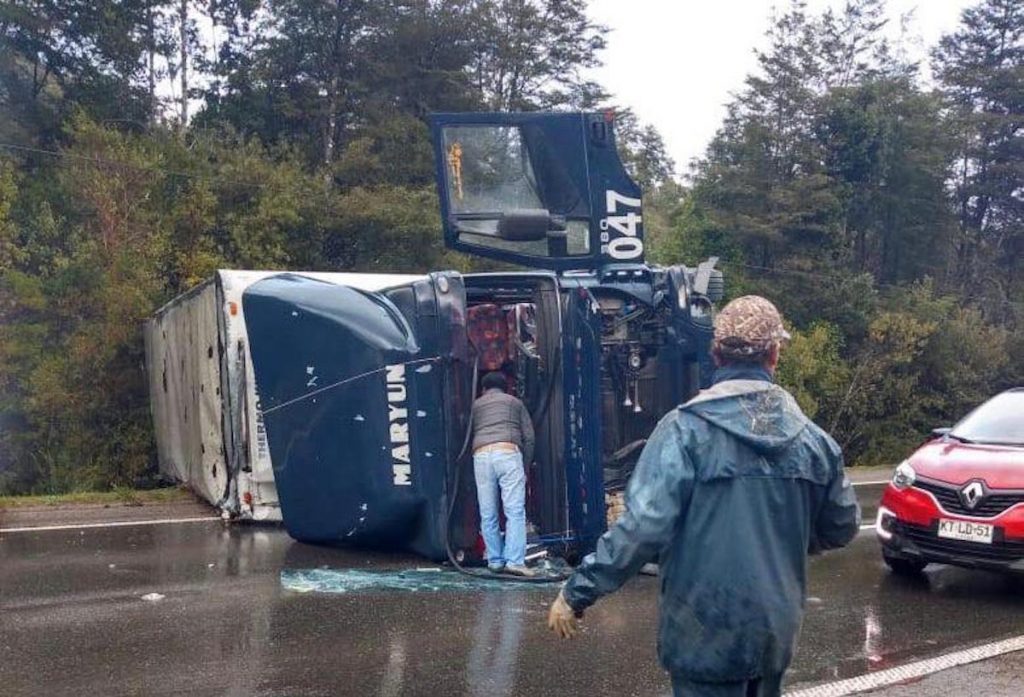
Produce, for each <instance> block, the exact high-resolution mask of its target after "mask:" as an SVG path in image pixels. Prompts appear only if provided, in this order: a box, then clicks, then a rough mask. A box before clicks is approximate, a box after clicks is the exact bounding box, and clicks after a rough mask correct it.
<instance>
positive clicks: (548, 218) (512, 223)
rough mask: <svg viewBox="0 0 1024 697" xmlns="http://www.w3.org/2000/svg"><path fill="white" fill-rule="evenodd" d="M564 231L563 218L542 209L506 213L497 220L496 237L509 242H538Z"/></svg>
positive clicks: (526, 209)
mask: <svg viewBox="0 0 1024 697" xmlns="http://www.w3.org/2000/svg"><path fill="white" fill-rule="evenodd" d="M564 231H565V218H563V217H562V216H560V215H551V214H550V213H549V212H548V211H546V210H544V209H543V208H525V209H521V210H513V211H506V212H504V213H502V214H501V217H500V218H498V231H497V232H498V237H500V238H501V239H503V240H508V241H509V242H538V241H541V240H546V239H548V237H553V236H556V235H553V234H552V233H559V232H564Z"/></svg>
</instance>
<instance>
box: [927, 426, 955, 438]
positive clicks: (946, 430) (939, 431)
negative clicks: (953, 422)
mask: <svg viewBox="0 0 1024 697" xmlns="http://www.w3.org/2000/svg"><path fill="white" fill-rule="evenodd" d="M952 431H953V429H952V428H950V427H949V426H944V427H942V428H933V429H932V435H933V436H935V437H936V438H945V437H946V436H948V435H949V434H950V433H951V432H952Z"/></svg>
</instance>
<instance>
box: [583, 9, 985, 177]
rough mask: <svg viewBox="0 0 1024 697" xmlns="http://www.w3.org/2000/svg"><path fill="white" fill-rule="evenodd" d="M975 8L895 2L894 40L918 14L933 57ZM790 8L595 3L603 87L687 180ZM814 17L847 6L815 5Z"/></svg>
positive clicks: (920, 47)
mask: <svg viewBox="0 0 1024 697" xmlns="http://www.w3.org/2000/svg"><path fill="white" fill-rule="evenodd" d="M974 4H976V3H975V2H974V1H972V0H889V3H888V7H889V15H890V18H891V19H890V22H889V27H888V30H889V33H890V34H891V35H892V36H894V37H896V36H898V35H899V33H900V32H899V24H900V21H899V20H900V17H901V16H902V15H903V14H904V13H907V12H910V11H913V13H914V14H913V20H912V22H911V24H910V30H911V34H912V35H913V36H915V37H916V39H915V43H914V45H912V46H911V47H910V51H909V52H910V53H911V55H915V56H918V57H922V58H924V57H926V53H927V50H928V48H929V47H930V46H932V45H934V44H935V43H936V42H937V41H938V39H939V37H940V36H942V35H943V34H945V33H948V32H950V31H951V30H954V29H955V28H956V26H957V24H958V22H959V19H960V12H961V10H963V9H964V8H965V7H970V6H972V5H974ZM773 5H774V6H777V7H780V8H785V7H786V6H788V0H783V1H781V2H772V0H591V4H590V15H591V17H592V18H593V19H594V20H595V21H596V22H599V23H601V24H605V25H607V26H608V27H610V28H611V32H609V34H608V48H607V50H606V51H605V52H604V63H605V65H604V67H603V68H601V69H600V70H598V71H597V72H596V77H597V80H598V81H599V82H600V83H601V84H603V85H604V86H605V88H607V89H608V90H609V91H610V92H611V93H612V94H613V95H614V97H615V101H616V103H618V104H621V105H623V106H628V107H631V108H632V109H633V110H634V111H635V112H636V113H637V115H638V116H639V117H640V119H641V120H643V121H645V122H647V123H651V124H654V126H655V127H656V128H657V129H658V130H659V131H660V132H661V134H662V136H663V137H664V138H665V142H666V144H667V145H668V149H669V154H670V155H671V156H672V157H673V158H674V159H675V161H676V168H677V169H678V170H679V171H680V172H685V171H686V165H687V163H688V162H689V161H690V160H691V159H692V158H694V157H697V156H699V155H701V154H702V153H703V151H704V148H705V146H706V145H707V143H708V141H709V140H710V139H711V137H712V136H713V135H714V134H715V131H716V130H717V128H718V125H719V124H720V123H721V121H722V117H723V116H724V115H725V109H724V105H725V104H726V103H727V102H728V101H729V99H730V93H732V92H735V91H737V90H739V89H740V88H742V86H743V79H744V77H745V76H746V75H747V74H748V73H750V72H752V71H753V70H754V69H755V68H756V61H755V58H754V54H753V49H754V47H755V46H763V45H764V32H765V30H766V29H767V28H768V26H769V23H770V19H769V18H770V16H771V11H772V6H773ZM807 5H808V11H809V12H815V13H817V12H820V11H821V10H823V9H824V8H826V7H829V6H832V7H836V8H838V7H840V6H841V5H842V0H808V2H807Z"/></svg>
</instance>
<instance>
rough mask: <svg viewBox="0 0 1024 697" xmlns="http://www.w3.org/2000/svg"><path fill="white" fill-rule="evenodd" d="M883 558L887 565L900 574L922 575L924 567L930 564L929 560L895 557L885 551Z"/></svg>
mask: <svg viewBox="0 0 1024 697" xmlns="http://www.w3.org/2000/svg"><path fill="white" fill-rule="evenodd" d="M882 559H884V560H885V564H886V566H888V567H889V568H890V569H891V570H892V572H893V573H894V574H897V575H899V576H920V575H921V572H922V571H924V567H926V566H928V562H924V561H918V560H917V559H903V558H902V557H894V556H891V555H889V554H886V553H885V552H882Z"/></svg>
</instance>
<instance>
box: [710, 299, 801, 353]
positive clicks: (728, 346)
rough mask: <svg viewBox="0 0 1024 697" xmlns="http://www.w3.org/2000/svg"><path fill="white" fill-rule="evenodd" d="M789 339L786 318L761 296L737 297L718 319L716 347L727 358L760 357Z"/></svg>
mask: <svg viewBox="0 0 1024 697" xmlns="http://www.w3.org/2000/svg"><path fill="white" fill-rule="evenodd" d="M789 338H790V337H789V332H787V331H786V328H785V327H784V326H783V325H782V315H780V314H779V311H778V310H777V309H776V308H775V306H774V305H773V304H772V303H771V302H770V301H768V300H766V299H764V298H762V297H761V296H759V295H744V296H743V297H742V298H736V299H735V300H733V301H732V302H730V303H729V304H728V305H726V306H725V307H723V308H722V310H721V312H719V313H718V316H717V317H715V340H714V347H715V349H717V350H718V352H719V353H720V354H721V355H722V356H724V357H726V358H744V357H750V356H758V355H761V354H764V353H767V352H768V351H769V350H770V349H771V347H772V346H773V345H775V344H779V343H781V342H783V341H785V340H787V339H789Z"/></svg>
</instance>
